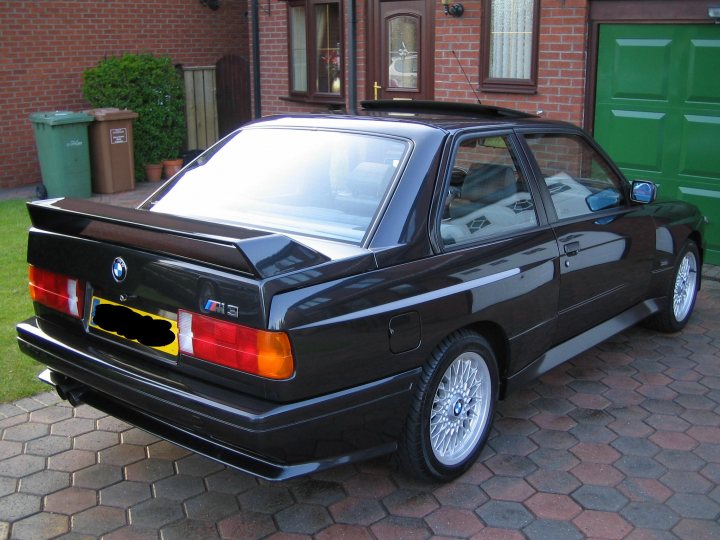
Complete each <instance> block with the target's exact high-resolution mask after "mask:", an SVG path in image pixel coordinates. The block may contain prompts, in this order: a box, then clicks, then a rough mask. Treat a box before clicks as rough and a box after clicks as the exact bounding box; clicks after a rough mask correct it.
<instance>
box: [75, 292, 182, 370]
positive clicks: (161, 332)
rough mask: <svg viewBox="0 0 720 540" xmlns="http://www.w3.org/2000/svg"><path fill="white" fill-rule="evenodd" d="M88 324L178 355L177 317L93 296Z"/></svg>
mask: <svg viewBox="0 0 720 540" xmlns="http://www.w3.org/2000/svg"><path fill="white" fill-rule="evenodd" d="M88 324H89V326H90V327H91V328H95V329H98V330H102V331H103V332H107V333H108V334H112V335H114V336H118V337H120V338H123V339H127V340H129V341H133V342H135V343H140V344H141V345H145V346H146V347H150V348H153V349H155V350H158V351H162V352H164V353H167V354H171V355H173V356H176V355H177V354H178V339H177V335H178V328H177V321H173V320H172V319H167V318H165V317H161V316H159V315H153V314H150V313H147V312H145V311H141V310H139V309H135V308H131V307H128V306H123V305H122V304H117V303H115V302H111V301H110V300H105V299H104V298H98V297H97V296H93V298H92V307H91V310H90V321H89V323H88Z"/></svg>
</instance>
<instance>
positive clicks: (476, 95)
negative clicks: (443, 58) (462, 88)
mask: <svg viewBox="0 0 720 540" xmlns="http://www.w3.org/2000/svg"><path fill="white" fill-rule="evenodd" d="M450 52H451V53H453V56H454V57H455V60H457V63H458V66H460V71H462V74H463V75H465V80H466V81H467V83H468V86H469V87H470V90H472V92H473V94H475V99H476V100H477V102H478V105H482V101H480V96H478V93H477V92H476V91H475V87H474V86H473V85H472V83H471V82H470V77H468V76H467V73H465V68H463V65H462V63H461V62H460V58H458V55H457V53H456V52H455V49H450Z"/></svg>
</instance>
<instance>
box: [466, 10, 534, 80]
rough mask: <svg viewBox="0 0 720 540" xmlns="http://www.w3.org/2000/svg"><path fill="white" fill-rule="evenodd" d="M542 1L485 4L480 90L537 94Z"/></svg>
mask: <svg viewBox="0 0 720 540" xmlns="http://www.w3.org/2000/svg"><path fill="white" fill-rule="evenodd" d="M539 8H540V0H483V15H482V16H483V22H482V24H483V26H482V28H483V33H482V35H483V37H482V40H483V41H482V46H481V58H480V64H481V73H482V80H481V84H480V87H481V89H482V90H484V91H486V92H516V93H534V92H535V90H536V89H537V48H538V28H539V15H540V9H539Z"/></svg>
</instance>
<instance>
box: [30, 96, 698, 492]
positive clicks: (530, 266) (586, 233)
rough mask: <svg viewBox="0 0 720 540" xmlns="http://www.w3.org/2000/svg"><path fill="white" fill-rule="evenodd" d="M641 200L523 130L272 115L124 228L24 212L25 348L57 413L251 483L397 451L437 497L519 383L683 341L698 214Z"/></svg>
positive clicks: (400, 109)
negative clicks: (149, 440) (246, 475)
mask: <svg viewBox="0 0 720 540" xmlns="http://www.w3.org/2000/svg"><path fill="white" fill-rule="evenodd" d="M655 196H656V186H655V185H654V184H652V183H650V182H646V181H634V182H632V183H630V182H628V181H627V180H626V179H625V178H624V177H623V175H622V173H621V172H620V171H619V170H618V168H617V167H616V166H615V165H614V164H613V163H612V162H611V161H610V160H609V159H608V157H607V156H606V155H605V154H604V152H603V151H602V150H601V149H600V148H599V147H598V146H597V145H596V144H595V143H594V142H593V141H592V139H590V138H589V137H588V136H587V135H586V134H585V133H584V132H583V131H582V130H580V129H579V128H577V127H574V126H572V125H569V124H564V123H560V122H556V121H550V120H546V119H542V118H538V117H535V116H532V115H528V114H524V113H521V112H518V111H513V110H508V109H502V108H497V107H488V106H482V105H457V104H442V103H418V102H414V103H413V102H402V103H399V102H369V103H366V104H365V109H364V111H363V112H362V113H361V114H360V115H357V116H343V115H322V116H309V115H305V116H282V117H269V118H265V119H262V120H259V121H256V122H254V123H252V124H249V125H247V126H245V127H243V128H242V129H239V130H238V131H236V132H235V133H233V134H231V135H230V136H228V137H226V138H225V139H224V140H222V141H221V142H220V143H218V144H217V145H215V146H214V147H212V148H211V149H209V150H208V151H206V152H205V153H204V154H202V155H201V156H200V157H199V158H197V159H196V160H195V161H193V162H192V163H190V164H189V165H188V166H186V167H185V168H184V169H183V170H182V171H181V172H180V173H179V174H177V175H176V176H175V177H174V178H172V179H171V180H170V181H168V182H167V183H166V184H165V185H163V186H162V187H161V188H160V189H159V190H158V191H156V192H155V193H154V194H153V195H152V196H151V197H150V198H148V199H147V200H146V201H145V202H144V203H143V204H142V205H141V206H140V207H139V208H138V209H122V208H116V207H111V206H106V205H101V204H97V203H91V202H87V201H80V200H71V199H56V200H48V201H39V202H35V203H30V204H29V205H28V209H29V212H30V215H31V218H32V228H31V230H30V235H29V244H28V263H29V276H30V294H31V296H32V299H33V300H34V306H35V316H34V317H32V318H31V319H29V320H27V321H25V322H22V323H20V324H19V325H18V326H17V332H18V343H19V345H20V348H21V349H22V350H23V351H24V352H25V353H27V354H29V355H30V356H32V357H33V358H35V359H37V360H38V361H39V362H41V363H43V364H46V365H47V366H48V369H47V370H46V371H44V372H43V374H41V378H42V379H43V380H44V381H46V382H48V383H50V384H52V385H53V386H55V387H56V388H57V390H58V392H59V393H60V395H61V396H62V397H63V398H66V399H68V400H70V402H71V403H73V404H77V403H82V402H85V403H88V404H90V405H92V406H94V407H97V408H98V409H101V410H103V411H106V412H108V413H109V414H112V415H115V416H116V417H118V418H121V419H123V420H125V421H128V422H130V423H133V424H135V425H137V426H139V427H141V428H143V429H146V430H148V431H150V432H153V433H155V434H157V435H160V436H162V437H165V438H167V439H168V440H171V441H174V442H176V443H178V444H180V445H183V446H185V447H187V448H190V449H192V450H194V451H197V452H200V453H202V454H205V455H207V456H210V457H213V458H215V459H218V460H220V461H222V462H224V463H227V464H230V465H232V466H235V467H237V468H239V469H242V470H244V471H247V472H250V473H253V474H255V475H258V476H261V477H264V478H268V479H275V480H280V479H285V478H289V477H293V476H297V475H302V474H307V473H311V472H314V471H317V470H320V469H323V468H327V467H331V466H334V465H338V464H342V463H347V462H351V461H357V460H362V459H367V458H370V457H373V456H377V455H380V454H385V453H390V452H395V451H397V452H398V455H399V458H400V462H401V464H402V465H403V466H404V467H405V468H406V469H407V470H408V471H410V472H411V473H412V474H414V475H417V476H421V477H424V478H430V479H436V480H449V479H451V478H454V477H456V476H457V475H459V474H461V473H462V472H463V471H465V470H466V469H467V468H468V467H469V466H470V465H471V464H472V463H473V461H474V460H475V459H476V457H477V456H478V454H479V453H480V451H481V449H482V447H483V445H484V443H485V441H486V439H487V437H488V435H489V433H490V429H491V425H492V420H493V414H494V410H495V406H496V403H497V402H498V400H500V399H504V398H505V397H506V396H508V395H510V393H511V391H512V390H513V389H514V388H516V387H518V386H521V385H522V384H524V383H526V382H528V381H530V380H532V379H534V378H535V377H538V376H539V375H541V374H542V373H544V372H547V371H548V370H550V369H552V368H553V367H555V366H557V365H558V364H560V363H561V362H564V361H565V360H567V359H569V358H571V357H573V356H575V355H577V354H578V353H580V352H581V351H583V350H586V349H588V348H590V347H592V346H593V345H595V344H597V343H599V342H601V341H602V340H604V339H606V338H608V337H610V336H612V335H613V334H615V333H617V332H620V331H622V330H623V329H625V328H627V327H629V326H631V325H634V324H636V323H638V322H640V321H647V322H648V323H650V324H652V325H654V326H655V327H656V328H657V329H659V330H661V331H666V332H676V331H679V330H681V329H682V328H683V326H684V325H685V324H686V322H687V321H688V319H689V317H690V316H691V313H692V309H693V305H694V302H695V297H696V294H697V291H698V289H699V287H700V272H699V270H700V267H701V264H702V227H703V222H704V220H703V216H702V215H701V214H700V213H699V212H698V210H697V208H695V207H693V206H691V205H689V204H686V203H682V202H662V203H660V202H655ZM510 399H512V398H510Z"/></svg>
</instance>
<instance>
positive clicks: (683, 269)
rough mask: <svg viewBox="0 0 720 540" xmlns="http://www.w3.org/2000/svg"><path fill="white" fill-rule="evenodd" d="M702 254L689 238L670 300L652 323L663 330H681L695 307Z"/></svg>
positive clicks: (675, 276) (669, 295)
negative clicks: (700, 254)
mask: <svg viewBox="0 0 720 540" xmlns="http://www.w3.org/2000/svg"><path fill="white" fill-rule="evenodd" d="M699 266H700V256H699V253H698V248H697V245H696V244H695V242H693V241H691V240H689V241H688V242H686V243H685V245H684V246H683V249H682V251H681V252H680V257H679V258H678V263H677V266H676V267H675V272H674V274H673V280H672V283H671V284H670V288H669V291H668V302H667V305H666V307H664V308H663V309H662V310H661V311H660V312H659V313H656V314H655V315H654V316H653V317H652V319H651V320H650V323H651V325H652V326H654V327H655V328H657V329H658V330H661V331H663V332H677V331H679V330H681V329H682V328H683V327H684V326H685V324H686V323H687V321H688V319H690V315H691V314H692V310H693V307H695V298H696V297H697V292H698V289H699V286H700V274H699V273H698V272H699V271H700V268H699Z"/></svg>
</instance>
